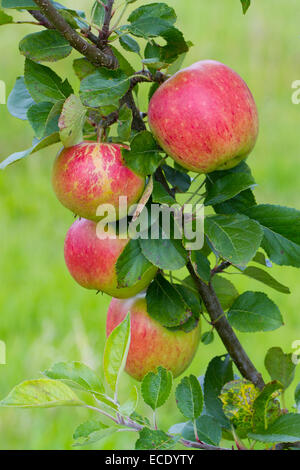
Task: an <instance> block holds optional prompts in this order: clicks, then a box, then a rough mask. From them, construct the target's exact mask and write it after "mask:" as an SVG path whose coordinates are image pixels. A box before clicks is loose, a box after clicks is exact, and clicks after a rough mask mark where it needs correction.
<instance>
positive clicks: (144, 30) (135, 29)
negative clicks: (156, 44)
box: [128, 3, 177, 38]
mask: <svg viewBox="0 0 300 470" xmlns="http://www.w3.org/2000/svg"><path fill="white" fill-rule="evenodd" d="M176 19H177V18H176V13H175V11H174V9H173V8H171V7H169V6H168V5H166V4H165V3H151V4H149V5H144V6H141V7H140V8H137V9H136V10H134V11H133V12H132V13H131V15H130V16H129V18H128V21H129V22H130V23H131V24H130V25H129V31H130V32H131V33H132V34H134V35H135V36H138V37H144V38H149V37H155V36H159V35H161V33H164V32H165V31H167V30H168V29H170V28H171V27H172V25H173V24H174V23H175V22H176Z"/></svg>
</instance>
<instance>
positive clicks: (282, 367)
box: [265, 347, 296, 389]
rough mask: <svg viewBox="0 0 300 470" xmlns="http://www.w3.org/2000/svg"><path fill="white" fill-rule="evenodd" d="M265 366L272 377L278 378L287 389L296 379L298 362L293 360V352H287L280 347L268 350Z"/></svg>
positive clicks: (273, 378)
mask: <svg viewBox="0 0 300 470" xmlns="http://www.w3.org/2000/svg"><path fill="white" fill-rule="evenodd" d="M265 367H266V369H267V371H268V373H269V375H270V377H271V379H272V380H278V382H280V383H281V384H282V385H283V387H284V388H285V389H286V388H288V387H289V386H290V385H291V383H292V381H293V380H294V376H295V368H296V364H294V363H293V361H292V354H291V353H290V354H285V353H284V352H283V351H282V349H281V348H279V347H274V348H271V349H269V350H268V352H267V354H266V357H265Z"/></svg>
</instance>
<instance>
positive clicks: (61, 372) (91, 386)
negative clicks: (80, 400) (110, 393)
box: [43, 362, 104, 393]
mask: <svg viewBox="0 0 300 470" xmlns="http://www.w3.org/2000/svg"><path fill="white" fill-rule="evenodd" d="M43 374H44V375H45V376H46V377H49V379H54V380H63V381H67V384H68V385H69V386H70V387H72V388H75V389H77V388H78V389H84V390H88V391H95V392H98V393H104V386H103V384H102V382H101V381H100V379H99V378H98V376H97V374H96V373H95V372H94V371H93V370H92V369H90V368H89V367H88V366H86V365H85V364H82V363H81V362H58V363H56V364H54V365H53V366H52V367H51V369H48V370H45V371H44V372H43Z"/></svg>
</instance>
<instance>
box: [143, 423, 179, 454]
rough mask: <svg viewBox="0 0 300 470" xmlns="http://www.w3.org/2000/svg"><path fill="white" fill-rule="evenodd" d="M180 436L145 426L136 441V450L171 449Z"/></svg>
mask: <svg viewBox="0 0 300 470" xmlns="http://www.w3.org/2000/svg"><path fill="white" fill-rule="evenodd" d="M179 439H180V437H177V436H176V437H175V436H169V435H168V434H166V433H165V432H164V431H158V430H157V431H156V430H152V429H149V428H146V427H145V428H143V429H142V431H140V437H139V439H138V440H137V441H136V444H135V450H169V449H173V448H174V446H175V445H176V443H177V441H178V440H179Z"/></svg>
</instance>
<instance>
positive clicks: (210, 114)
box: [148, 60, 258, 173]
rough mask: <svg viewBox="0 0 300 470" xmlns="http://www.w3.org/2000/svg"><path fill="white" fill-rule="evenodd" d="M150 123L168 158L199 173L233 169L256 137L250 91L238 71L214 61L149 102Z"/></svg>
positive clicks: (179, 76)
mask: <svg viewBox="0 0 300 470" xmlns="http://www.w3.org/2000/svg"><path fill="white" fill-rule="evenodd" d="M148 119H149V125H150V128H151V130H152V133H153V134H154V136H155V138H156V140H157V141H158V143H159V144H160V146H161V147H162V148H163V149H164V150H165V152H166V153H167V154H168V155H170V156H171V157H172V158H173V159H174V160H175V161H176V162H177V163H179V164H180V165H181V166H183V167H184V168H186V169H188V170H192V171H195V172H197V173H210V172H212V171H214V170H226V169H229V168H233V167H235V166H236V165H238V164H239V163H240V162H241V161H242V160H244V159H245V158H246V157H247V156H248V155H249V153H250V152H251V150H252V149H253V147H254V145H255V142H256V139H257V135H258V113H257V108H256V104H255V101H254V98H253V96H252V94H251V92H250V90H249V88H248V87H247V85H246V83H245V82H244V81H243V79H242V78H241V77H240V76H239V75H238V74H237V73H236V72H235V71H233V70H232V69H231V68H229V67H227V66H226V65H224V64H221V63H220V62H216V61H213V60H204V61H200V62H197V63H195V64H193V65H191V66H190V67H188V68H186V69H183V70H181V71H179V72H177V73H176V74H175V75H173V76H172V77H171V78H169V79H168V80H167V81H166V82H164V83H163V84H162V85H161V86H160V87H159V88H158V90H157V91H156V92H155V93H154V95H153V96H152V98H151V100H150V104H149V111H148Z"/></svg>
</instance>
